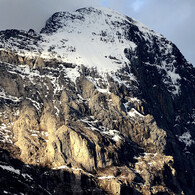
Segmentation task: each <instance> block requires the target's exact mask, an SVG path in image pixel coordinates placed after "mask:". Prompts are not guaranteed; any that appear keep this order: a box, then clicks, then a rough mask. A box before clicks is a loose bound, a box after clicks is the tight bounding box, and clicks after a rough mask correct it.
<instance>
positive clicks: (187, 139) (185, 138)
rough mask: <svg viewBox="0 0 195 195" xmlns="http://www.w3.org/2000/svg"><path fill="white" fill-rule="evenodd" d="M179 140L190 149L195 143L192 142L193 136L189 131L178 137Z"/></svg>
mask: <svg viewBox="0 0 195 195" xmlns="http://www.w3.org/2000/svg"><path fill="white" fill-rule="evenodd" d="M178 139H179V141H180V142H183V143H184V144H185V145H186V147H190V146H191V145H192V144H194V143H195V141H194V140H192V136H191V134H190V132H189V131H187V132H184V133H183V134H182V135H181V136H178Z"/></svg>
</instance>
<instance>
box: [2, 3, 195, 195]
mask: <svg viewBox="0 0 195 195" xmlns="http://www.w3.org/2000/svg"><path fill="white" fill-rule="evenodd" d="M0 78H1V79H0V148H1V149H0V174H1V176H0V186H1V187H0V194H122V195H123V194H144V195H146V194H186V195H191V194H194V191H195V157H194V155H195V131H194V129H195V68H194V67H193V66H192V65H191V64H189V63H188V62H187V61H186V59H185V58H184V56H183V55H182V54H181V52H180V51H179V49H178V48H177V47H176V46H175V45H174V44H173V43H172V42H170V41H168V40H167V39H166V38H165V37H163V36H162V35H160V34H158V33H155V32H154V31H152V30H150V29H149V28H148V27H146V26H145V25H143V24H142V23H140V22H138V21H136V20H134V19H132V18H130V17H127V16H124V15H121V14H119V13H117V12H115V11H113V10H110V9H105V8H91V7H90V8H82V9H79V10H77V11H75V12H72V13H69V12H58V13H55V14H54V15H52V16H51V17H50V18H49V19H48V20H47V22H46V25H45V27H44V28H43V29H42V30H41V32H40V33H36V32H35V31H34V30H32V29H30V30H29V31H28V32H26V31H22V30H14V29H12V30H5V31H1V32H0Z"/></svg>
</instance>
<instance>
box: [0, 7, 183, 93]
mask: <svg viewBox="0 0 195 195" xmlns="http://www.w3.org/2000/svg"><path fill="white" fill-rule="evenodd" d="M132 30H134V31H135V32H134V33H135V35H136V36H137V38H136V37H134V39H132V37H131V36H130V34H131V31H132ZM10 34H11V35H10V36H11V38H9V40H8V39H7V38H6V37H5V36H4V34H1V35H0V36H1V42H0V47H1V48H2V49H5V48H6V49H9V50H12V51H14V52H17V53H18V54H19V55H22V56H25V57H26V56H28V57H30V58H36V57H38V56H40V57H41V58H43V59H47V60H49V59H57V60H58V61H59V62H66V63H71V64H74V65H76V66H77V67H76V68H75V69H74V70H73V71H71V73H70V76H72V77H77V76H79V73H78V72H79V67H80V66H81V65H84V66H86V67H88V68H93V69H96V70H97V71H98V72H99V73H101V74H103V75H104V74H105V73H106V74H107V73H116V72H117V70H119V69H121V68H122V67H125V66H126V65H130V64H131V63H132V62H131V61H130V60H129V59H128V58H127V56H126V53H125V51H128V53H130V54H131V55H132V56H135V57H136V52H137V48H138V45H139V39H140V38H141V39H143V40H144V41H145V42H146V47H147V48H146V49H148V50H149V51H150V53H151V54H152V53H154V52H155V50H154V46H155V47H156V50H159V52H160V54H161V55H160V56H158V55H156V54H155V55H156V56H154V60H153V62H152V63H151V62H150V59H146V60H145V61H144V63H145V64H148V65H150V66H156V67H157V68H158V69H159V72H162V71H164V73H165V75H164V83H165V84H166V85H167V86H168V87H169V89H170V91H171V92H172V93H173V94H174V95H177V94H179V80H180V75H179V74H178V73H177V72H176V68H175V64H176V61H175V56H174V55H172V51H173V44H172V43H171V42H169V41H167V40H165V38H164V37H163V36H162V35H159V34H157V33H154V32H153V31H152V30H149V29H148V28H147V27H146V26H144V25H143V24H142V23H140V22H138V21H136V20H134V19H132V18H129V17H126V16H124V15H121V14H119V13H117V12H116V11H113V10H111V9H105V8H91V7H90V8H83V9H79V10H77V11H76V12H72V13H69V12H58V13H55V14H54V15H53V16H52V17H51V18H50V19H49V20H48V21H47V23H46V26H45V28H43V29H42V31H41V34H39V35H37V34H36V33H32V32H28V33H25V32H21V33H19V32H15V34H14V33H13V32H12V33H10ZM12 34H13V35H12ZM24 42H25V43H24ZM130 79H133V78H132V75H131V77H130ZM73 80H75V78H73Z"/></svg>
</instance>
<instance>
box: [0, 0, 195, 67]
mask: <svg viewBox="0 0 195 195" xmlns="http://www.w3.org/2000/svg"><path fill="white" fill-rule="evenodd" d="M87 6H95V7H96V6H101V7H109V8H112V9H115V10H117V11H119V12H121V13H123V14H125V15H128V16H130V17H133V18H135V19H137V20H139V21H141V22H142V23H144V24H146V25H147V26H148V27H149V28H151V29H153V30H155V31H156V32H159V33H161V34H163V35H164V36H165V37H166V38H168V39H169V40H171V41H172V42H174V43H175V44H176V45H177V46H178V48H179V49H180V50H181V52H182V53H183V54H184V56H185V57H186V59H187V60H188V61H189V62H191V63H192V64H193V65H195V54H194V52H195V33H194V30H195V0H0V30H5V29H10V28H15V29H24V30H28V29H30V28H33V29H35V30H36V31H40V29H41V28H42V27H43V26H44V24H45V21H46V20H47V19H48V18H49V17H50V16H51V15H52V14H53V13H54V12H56V11H74V10H76V9H78V8H81V7H87Z"/></svg>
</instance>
